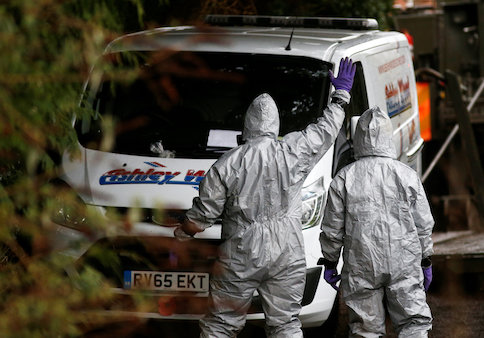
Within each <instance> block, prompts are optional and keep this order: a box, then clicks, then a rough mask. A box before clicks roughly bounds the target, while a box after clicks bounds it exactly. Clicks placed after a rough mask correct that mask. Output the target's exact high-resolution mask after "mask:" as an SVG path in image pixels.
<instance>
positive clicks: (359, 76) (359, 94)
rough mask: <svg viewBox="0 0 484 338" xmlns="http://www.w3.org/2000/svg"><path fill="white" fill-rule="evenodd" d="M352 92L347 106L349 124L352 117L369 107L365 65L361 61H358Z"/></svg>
mask: <svg viewBox="0 0 484 338" xmlns="http://www.w3.org/2000/svg"><path fill="white" fill-rule="evenodd" d="M350 94H351V100H350V103H349V104H348V105H346V107H345V113H346V120H347V121H346V122H347V123H346V125H347V126H348V125H349V121H350V119H351V117H353V116H355V115H361V114H363V112H364V111H365V110H367V109H368V108H369V107H368V94H367V91H366V86H365V76H364V75H363V67H362V66H361V62H356V74H355V79H354V81H353V88H352V89H351V92H350Z"/></svg>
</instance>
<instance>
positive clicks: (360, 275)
mask: <svg viewBox="0 0 484 338" xmlns="http://www.w3.org/2000/svg"><path fill="white" fill-rule="evenodd" d="M392 135H393V128H392V123H391V121H390V118H389V117H388V115H387V114H386V113H384V112H383V111H381V110H380V109H379V108H378V107H375V108H371V109H369V110H367V111H366V112H365V113H364V114H363V115H362V116H361V117H360V119H359V121H358V124H357V127H356V131H355V136H354V154H355V158H356V161H355V162H353V163H351V164H349V165H347V166H346V167H344V168H342V169H341V170H340V171H339V172H338V173H337V174H336V177H335V178H334V180H333V181H332V182H331V185H330V188H329V193H328V201H327V205H326V209H325V214H324V218H323V222H322V225H321V230H322V232H321V235H320V242H321V250H322V253H323V256H324V259H323V261H324V265H325V272H324V278H325V280H326V281H327V282H328V283H330V284H331V285H332V286H333V287H334V288H336V289H338V288H337V287H336V282H338V281H339V279H341V285H340V286H341V291H342V296H343V299H344V301H345V303H346V305H347V306H348V317H349V326H350V337H382V336H384V335H385V305H386V308H387V309H388V313H389V315H390V318H391V320H392V323H393V326H394V328H395V330H396V332H397V333H398V336H399V337H427V331H428V330H430V329H431V328H432V316H431V313H430V308H429V306H428V305H427V302H426V294H425V291H427V289H428V287H429V285H430V282H431V280H432V267H431V261H430V257H431V255H432V253H433V249H432V239H431V233H432V228H433V225H434V219H433V217H432V214H431V211H430V207H429V203H428V201H427V197H426V195H425V192H424V188H423V186H422V183H421V181H420V179H419V177H418V175H417V173H416V172H415V171H414V170H413V169H411V168H410V167H408V166H406V165H405V164H403V163H402V162H400V161H398V160H397V159H396V158H395V157H396V152H395V148H394V143H393V141H392ZM342 247H343V262H344V263H343V268H342V272H341V276H339V275H338V274H337V270H336V265H337V262H338V259H339V256H340V251H341V248H342ZM384 303H386V304H385V305H384Z"/></svg>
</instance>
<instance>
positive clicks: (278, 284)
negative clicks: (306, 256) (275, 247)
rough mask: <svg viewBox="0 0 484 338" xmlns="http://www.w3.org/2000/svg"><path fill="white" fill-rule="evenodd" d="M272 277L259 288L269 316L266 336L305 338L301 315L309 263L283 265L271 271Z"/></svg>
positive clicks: (265, 311)
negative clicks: (299, 316) (307, 264)
mask: <svg viewBox="0 0 484 338" xmlns="http://www.w3.org/2000/svg"><path fill="white" fill-rule="evenodd" d="M274 265H275V266H277V265H278V264H274ZM272 273H275V275H272ZM271 276H272V278H270V279H268V280H266V281H263V282H262V283H261V285H260V287H259V288H258V292H259V295H260V297H261V300H262V307H263V309H264V313H265V316H266V327H265V330H266V335H267V337H271V338H302V337H303V333H302V330H301V322H300V321H299V318H298V315H299V312H300V311H301V305H300V304H301V300H302V297H303V294H304V285H305V279H306V261H305V260H300V261H296V262H293V263H291V264H290V265H286V264H283V265H280V266H279V269H278V271H275V272H274V271H271Z"/></svg>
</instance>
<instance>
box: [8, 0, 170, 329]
mask: <svg viewBox="0 0 484 338" xmlns="http://www.w3.org/2000/svg"><path fill="white" fill-rule="evenodd" d="M153 2H154V1H153ZM166 2H167V1H166V0H164V1H159V2H158V3H160V4H166ZM143 8H144V7H143V1H141V0H124V1H121V0H92V1H65V0H42V1H38V0H13V1H9V2H2V3H1V4H0V50H1V51H2V52H1V53H0V111H1V114H0V130H1V133H2V137H1V138H0V224H1V226H0V336H1V337H29V338H30V337H74V336H79V335H80V334H82V330H83V328H86V327H89V326H90V325H91V322H92V320H93V318H92V317H90V316H88V315H86V314H85V310H86V309H95V308H100V307H102V306H104V305H106V304H109V302H110V301H112V295H111V294H110V292H108V288H109V286H110V285H109V282H108V281H107V280H105V279H104V277H103V276H101V275H100V273H99V272H98V271H96V270H94V269H93V268H90V267H89V266H86V267H84V269H82V270H80V271H77V272H76V273H70V275H68V274H67V273H66V271H69V269H68V267H71V266H73V264H74V261H73V258H71V257H69V256H68V255H64V254H63V253H62V252H63V249H65V248H62V247H56V246H55V245H54V244H55V243H53V242H51V241H50V240H49V237H48V236H47V234H48V233H49V232H50V233H52V232H55V229H56V228H55V225H54V223H52V221H51V220H52V217H53V216H56V215H57V216H59V213H60V211H59V210H60V209H59V208H60V207H61V206H64V207H65V208H64V210H69V214H70V216H69V217H70V218H69V219H67V218H66V217H65V216H66V215H64V214H60V216H64V217H65V218H66V221H69V222H71V223H73V224H77V225H79V228H78V229H79V230H81V231H83V232H84V233H85V234H86V236H85V238H89V236H91V235H92V234H93V233H94V232H97V233H98V234H99V233H101V234H102V233H103V232H109V231H112V228H113V227H118V225H117V224H105V223H104V221H103V218H101V217H99V215H97V214H96V213H93V212H92V211H91V210H86V209H83V207H82V206H79V203H78V199H77V197H76V196H75V195H74V194H73V193H72V192H71V191H70V190H67V189H65V188H61V187H58V186H57V185H54V184H52V183H50V182H54V180H55V178H56V177H57V176H58V170H57V165H58V163H59V159H60V156H61V155H62V153H63V152H64V151H65V150H66V149H71V150H72V149H74V145H75V144H76V136H75V133H74V131H73V128H72V119H73V117H74V116H75V115H76V114H77V115H80V114H81V115H82V114H90V113H91V112H90V111H89V110H87V109H80V108H79V100H80V93H81V91H82V86H83V82H84V81H85V79H86V78H87V75H88V73H89V71H90V68H91V66H92V64H93V63H94V62H96V61H97V60H98V59H99V56H100V55H101V54H102V51H103V49H104V47H105V45H106V43H107V42H108V41H110V40H112V39H113V38H115V37H116V36H118V35H120V34H121V33H124V32H125V31H126V30H127V29H129V28H133V29H138V28H144V27H143V26H144V23H143V19H144V16H145V12H144V9H143ZM128 26H129V28H127V27H128ZM71 215H74V216H71ZM119 223H120V222H119ZM70 244H71V246H70V247H69V249H72V250H78V249H80V248H81V243H80V242H79V243H70ZM96 254H97V255H99V258H100V261H102V262H103V264H109V263H110V261H113V260H116V258H117V257H115V256H114V255H112V254H111V253H109V252H105V251H99V252H96ZM96 321H97V323H98V324H102V321H101V323H99V319H96Z"/></svg>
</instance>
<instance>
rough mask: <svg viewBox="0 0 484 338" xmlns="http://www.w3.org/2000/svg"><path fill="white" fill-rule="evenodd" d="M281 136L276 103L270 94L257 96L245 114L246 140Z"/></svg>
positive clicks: (244, 134) (244, 137) (244, 135)
mask: <svg viewBox="0 0 484 338" xmlns="http://www.w3.org/2000/svg"><path fill="white" fill-rule="evenodd" d="M278 135H279V112H278V110H277V106H276V103H275V102H274V100H273V99H272V97H271V96H270V95H269V94H266V93H264V94H261V95H259V96H257V97H256V98H255V99H254V101H252V103H251V104H250V106H249V108H248V109H247V113H246V114H245V121H244V132H243V134H242V136H243V139H244V140H250V139H252V138H255V137H259V136H270V137H272V138H276V137H277V136H278Z"/></svg>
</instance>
